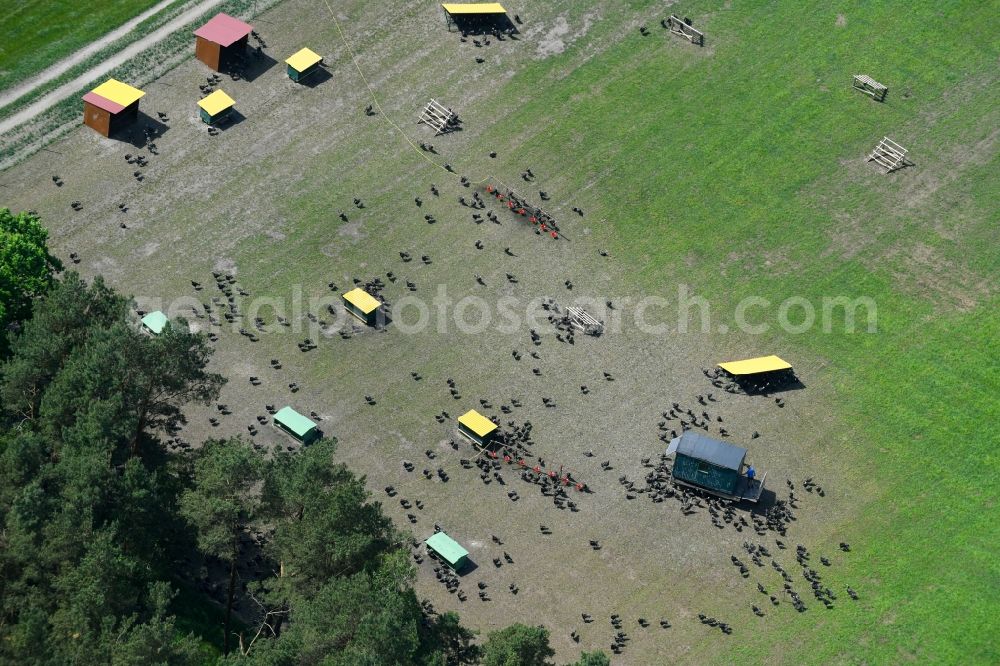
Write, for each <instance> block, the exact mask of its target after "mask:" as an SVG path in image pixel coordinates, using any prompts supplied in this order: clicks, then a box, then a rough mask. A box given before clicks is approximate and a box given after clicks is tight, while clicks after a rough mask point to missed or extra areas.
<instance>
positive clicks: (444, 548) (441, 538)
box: [424, 532, 469, 571]
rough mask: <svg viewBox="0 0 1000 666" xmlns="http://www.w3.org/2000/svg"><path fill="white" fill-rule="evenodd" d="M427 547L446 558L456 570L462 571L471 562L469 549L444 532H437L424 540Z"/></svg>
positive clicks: (446, 561) (443, 558) (449, 564)
mask: <svg viewBox="0 0 1000 666" xmlns="http://www.w3.org/2000/svg"><path fill="white" fill-rule="evenodd" d="M424 543H425V544H426V545H427V549H428V550H429V551H431V552H432V553H434V554H435V555H437V556H438V557H439V558H440V559H442V560H444V562H445V563H447V565H448V566H450V567H451V568H452V569H454V570H455V571H460V570H461V569H462V568H463V567H464V566H465V565H466V564H468V562H469V551H467V550H466V549H465V548H462V546H461V545H460V544H459V543H458V542H457V541H455V540H454V539H452V538H451V537H450V536H448V535H447V534H445V533H444V532H435V533H434V536H432V537H431V538H430V539H428V540H427V541H425V542H424Z"/></svg>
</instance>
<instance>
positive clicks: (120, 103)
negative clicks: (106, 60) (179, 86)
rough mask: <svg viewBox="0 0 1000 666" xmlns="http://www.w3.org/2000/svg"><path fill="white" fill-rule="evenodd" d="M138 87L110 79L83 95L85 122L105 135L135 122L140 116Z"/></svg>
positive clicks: (139, 92)
mask: <svg viewBox="0 0 1000 666" xmlns="http://www.w3.org/2000/svg"><path fill="white" fill-rule="evenodd" d="M145 94H146V93H144V92H143V91H141V90H139V89H138V88H133V87H132V86H130V85H128V84H127V83H122V82H121V81H117V80H115V79H108V80H107V81H105V82H104V83H102V84H101V85H99V86H97V87H96V88H94V89H93V90H91V91H90V92H89V93H87V94H86V95H84V96H83V124H84V125H86V126H87V127H90V128H92V129H94V130H96V131H97V132H98V133H100V134H102V135H104V136H111V134H112V133H114V132H116V131H118V130H119V129H121V128H123V127H125V126H126V125H128V124H130V123H133V122H135V120H136V119H137V118H138V117H139V99H140V98H142V96H143V95H145Z"/></svg>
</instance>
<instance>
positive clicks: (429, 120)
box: [417, 99, 457, 134]
mask: <svg viewBox="0 0 1000 666" xmlns="http://www.w3.org/2000/svg"><path fill="white" fill-rule="evenodd" d="M456 118H457V116H456V115H455V113H454V112H453V111H449V110H448V109H446V108H445V107H444V106H442V105H441V104H439V103H438V102H437V101H436V100H433V99H432V100H431V101H429V102H427V106H425V107H424V108H423V110H422V111H421V112H420V118H419V120H417V124H418V125H419V124H421V123H423V124H425V125H430V126H431V127H433V128H434V131H435V132H436V133H437V134H444V133H446V132H449V131H451V129H452V127H453V123H454V122H455V119H456Z"/></svg>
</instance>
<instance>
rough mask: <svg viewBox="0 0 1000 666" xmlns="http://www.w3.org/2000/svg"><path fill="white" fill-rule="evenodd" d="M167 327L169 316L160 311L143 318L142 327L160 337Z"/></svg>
mask: <svg viewBox="0 0 1000 666" xmlns="http://www.w3.org/2000/svg"><path fill="white" fill-rule="evenodd" d="M166 325H167V315H165V314H163V313H162V312H160V311H159V310H157V311H156V312H150V313H149V314H148V315H146V316H145V317H143V318H142V326H143V328H145V329H146V330H147V331H149V332H150V333H152V334H154V335H159V334H160V333H161V332H163V327H164V326H166Z"/></svg>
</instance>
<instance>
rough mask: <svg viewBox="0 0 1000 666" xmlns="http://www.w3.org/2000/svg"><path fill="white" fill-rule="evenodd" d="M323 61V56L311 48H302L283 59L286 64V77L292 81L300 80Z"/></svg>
mask: <svg viewBox="0 0 1000 666" xmlns="http://www.w3.org/2000/svg"><path fill="white" fill-rule="evenodd" d="M322 63H323V56H321V55H319V54H318V53H316V52H315V51H313V50H312V49H302V50H301V51H298V52H297V53H295V54H294V55H293V56H292V57H290V58H289V59H288V60H286V61H285V64H286V65H288V78H290V79H291V80H292V81H296V82H298V81H301V80H302V79H304V78H306V77H307V76H309V75H310V74H312V73H313V72H315V71H316V70H317V69H319V66H320V65H321V64H322Z"/></svg>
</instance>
